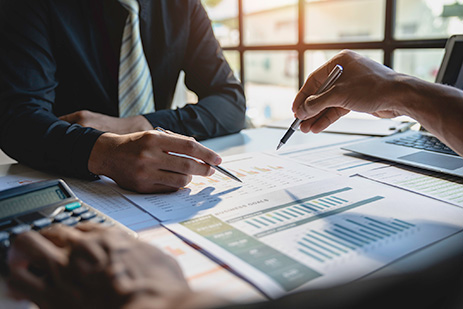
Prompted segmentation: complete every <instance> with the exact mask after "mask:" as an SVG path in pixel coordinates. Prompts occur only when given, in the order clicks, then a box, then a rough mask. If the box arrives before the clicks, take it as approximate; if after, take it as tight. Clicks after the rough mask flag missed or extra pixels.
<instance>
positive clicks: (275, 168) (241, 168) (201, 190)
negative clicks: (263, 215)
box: [124, 153, 333, 221]
mask: <svg viewBox="0 0 463 309" xmlns="http://www.w3.org/2000/svg"><path fill="white" fill-rule="evenodd" d="M222 166H223V167H224V168H226V169H227V170H229V171H230V172H231V173H233V174H235V175H236V176H237V177H239V178H240V179H241V180H242V181H243V183H239V182H237V181H235V180H233V179H230V178H228V177H226V176H224V175H222V174H221V173H215V174H214V175H212V176H211V177H200V176H193V179H192V181H191V182H190V183H189V184H188V186H186V187H185V188H181V189H180V190H178V191H177V192H174V193H169V194H151V195H149V194H147V195H139V194H131V193H128V192H126V193H124V195H125V196H126V197H128V198H129V199H130V200H132V201H133V202H134V203H136V204H137V205H139V206H141V207H143V208H144V209H145V210H146V211H148V212H149V213H151V214H152V215H154V216H155V217H156V218H158V219H159V220H161V221H166V220H172V219H179V218H187V217H189V216H191V215H192V214H195V213H197V212H198V211H201V210H204V209H210V208H212V207H215V206H216V205H218V204H219V203H220V204H221V205H223V206H225V204H226V203H232V204H235V203H237V201H238V200H242V199H245V198H248V197H250V196H255V195H265V194H267V193H269V192H272V191H275V190H280V189H285V188H289V187H292V186H294V185H301V184H305V183H309V182H313V181H317V180H321V179H326V178H329V177H333V174H330V173H328V172H326V171H322V170H318V169H315V168H312V167H309V166H305V165H303V164H300V163H298V162H295V161H291V160H285V159H282V158H280V157H277V156H272V155H269V154H264V153H259V154H246V155H239V156H233V157H228V158H226V160H224V163H223V164H222Z"/></svg>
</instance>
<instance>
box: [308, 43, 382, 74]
mask: <svg viewBox="0 0 463 309" xmlns="http://www.w3.org/2000/svg"><path fill="white" fill-rule="evenodd" d="M354 51H355V52H357V53H359V54H361V55H364V56H367V57H369V58H371V59H373V60H375V61H377V62H379V63H383V58H384V52H383V51H382V50H379V49H378V50H377V49H371V50H370V49H367V50H354ZM339 52H340V50H310V51H306V52H305V55H304V57H305V68H304V76H305V78H307V77H308V76H309V74H310V73H312V72H313V71H315V70H316V69H317V68H318V67H320V66H321V65H322V64H324V63H325V62H327V61H328V60H330V59H331V58H332V57H333V56H334V55H336V54H337V53H339Z"/></svg>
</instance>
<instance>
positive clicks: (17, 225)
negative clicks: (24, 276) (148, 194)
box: [0, 179, 137, 268]
mask: <svg viewBox="0 0 463 309" xmlns="http://www.w3.org/2000/svg"><path fill="white" fill-rule="evenodd" d="M80 222H94V223H97V224H103V225H105V226H117V227H119V228H121V229H122V230H124V231H126V232H127V233H128V234H130V235H132V236H134V237H136V236H137V234H136V233H135V232H134V231H132V230H130V229H129V228H127V227H125V226H124V225H122V224H121V223H119V222H117V221H115V220H113V219H111V218H110V217H108V216H106V215H104V214H103V213H102V212H100V211H98V210H96V209H95V208H93V207H91V206H90V205H87V204H86V203H84V202H83V201H81V200H80V199H79V198H77V196H76V195H75V194H74V193H73V192H72V191H71V189H70V188H69V186H68V185H67V184H66V183H65V182H64V181H63V180H61V179H56V180H46V181H39V182H35V183H30V184H26V185H22V186H19V187H14V188H11V189H7V190H3V191H0V259H1V261H5V259H6V255H7V251H8V248H9V246H10V239H11V237H14V236H15V235H18V234H21V233H23V232H26V231H29V230H40V229H43V228H46V227H49V226H51V225H52V224H57V223H61V224H64V225H67V226H75V225H77V224H79V223H80ZM2 266H4V265H2ZM0 268H2V267H0Z"/></svg>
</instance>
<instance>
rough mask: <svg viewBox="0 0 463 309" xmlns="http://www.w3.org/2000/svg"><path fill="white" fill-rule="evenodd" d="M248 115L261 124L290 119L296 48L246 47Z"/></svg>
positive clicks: (294, 84)
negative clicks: (261, 49) (255, 48)
mask: <svg viewBox="0 0 463 309" xmlns="http://www.w3.org/2000/svg"><path fill="white" fill-rule="evenodd" d="M244 62H245V66H246V71H245V80H246V84H245V89H246V98H247V107H248V110H247V115H248V117H249V118H250V119H251V120H252V122H253V124H254V125H256V126H260V125H263V124H268V123H270V122H273V121H275V120H281V119H291V118H292V117H293V113H292V112H291V105H292V103H293V100H294V97H295V96H296V93H297V90H298V82H297V76H298V72H297V69H298V58H297V52H296V51H270V52H260V51H248V52H245V54H244Z"/></svg>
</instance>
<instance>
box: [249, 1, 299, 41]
mask: <svg viewBox="0 0 463 309" xmlns="http://www.w3.org/2000/svg"><path fill="white" fill-rule="evenodd" d="M297 2H298V1H297V0H243V15H244V16H243V29H244V30H243V31H244V34H243V36H244V37H243V39H244V40H243V42H244V44H245V45H278V44H295V43H297V40H298V13H297V9H298V4H297Z"/></svg>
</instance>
